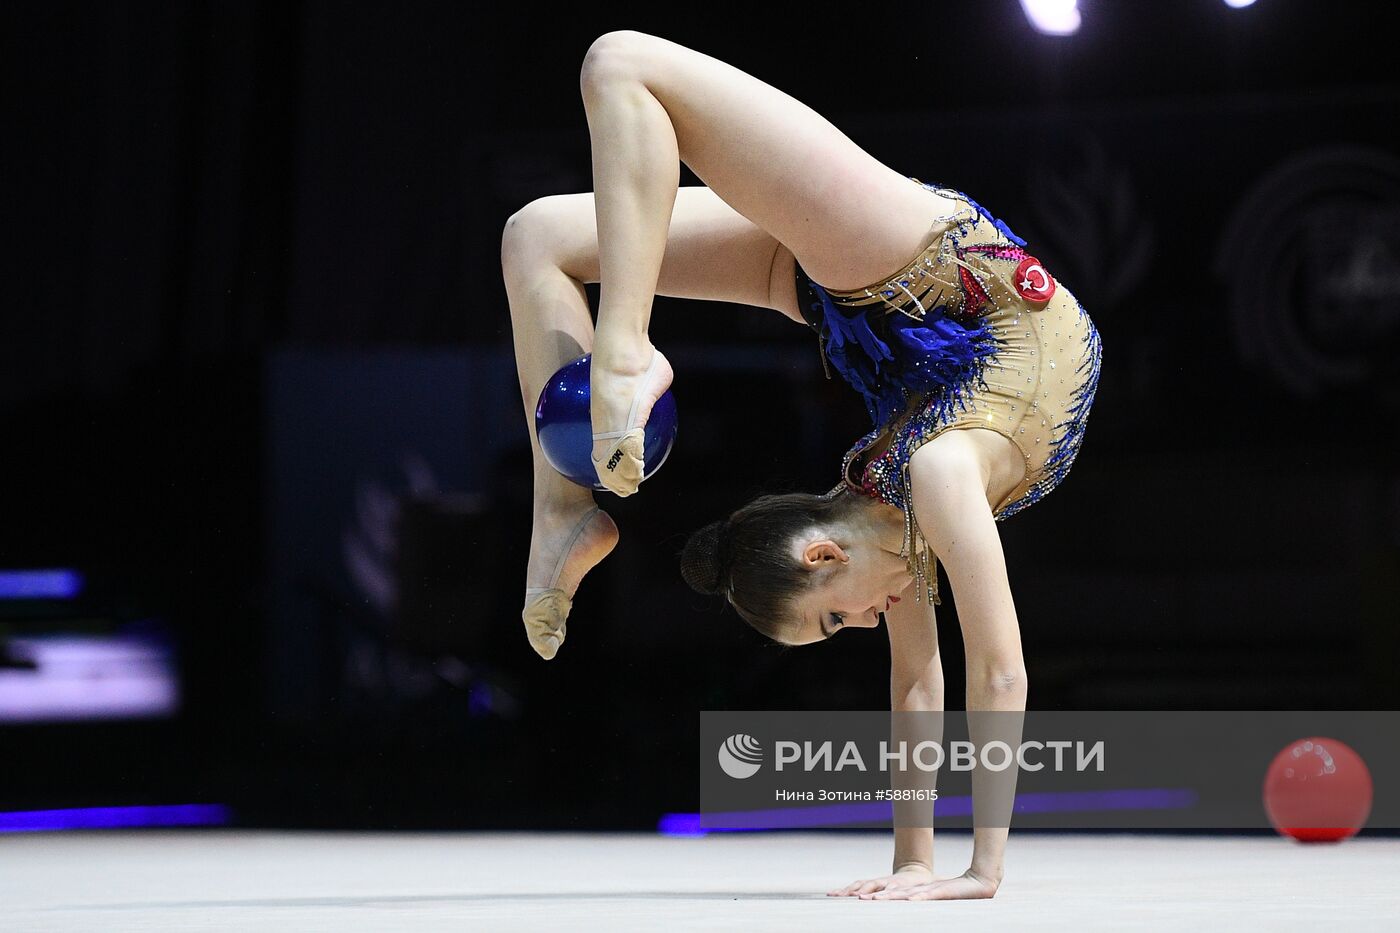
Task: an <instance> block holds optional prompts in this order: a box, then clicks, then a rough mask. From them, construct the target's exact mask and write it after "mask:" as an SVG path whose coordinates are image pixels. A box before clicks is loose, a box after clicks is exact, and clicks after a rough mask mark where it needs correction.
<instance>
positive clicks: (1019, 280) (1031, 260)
mask: <svg viewBox="0 0 1400 933" xmlns="http://www.w3.org/2000/svg"><path fill="white" fill-rule="evenodd" d="M1014 281H1015V285H1016V294H1018V295H1020V296H1021V297H1022V298H1024V299H1026V300H1027V301H1049V300H1050V296H1052V295H1054V294H1055V280H1054V279H1053V278H1051V276H1050V273H1049V272H1046V271H1045V267H1044V266H1043V265H1041V264H1040V260H1039V259H1036V258H1035V257H1034V256H1027V257H1026V258H1025V259H1022V260H1021V264H1020V265H1019V266H1017V267H1016V278H1015V280H1014Z"/></svg>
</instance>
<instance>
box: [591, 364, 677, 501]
mask: <svg viewBox="0 0 1400 933" xmlns="http://www.w3.org/2000/svg"><path fill="white" fill-rule="evenodd" d="M672 375H673V374H672V372H671V364H670V363H669V362H667V360H666V357H665V356H663V355H662V354H661V351H659V350H657V349H656V348H655V347H653V346H652V345H651V343H650V342H649V341H646V340H643V341H641V342H640V343H639V344H637V345H636V346H635V347H631V346H629V347H627V348H625V349H618V348H612V347H604V346H603V345H602V343H601V341H600V342H599V344H598V345H596V346H595V347H594V349H593V359H592V360H591V361H590V363H589V407H590V410H591V415H592V420H593V468H594V470H596V471H597V473H598V480H599V481H600V482H601V483H602V484H603V485H604V486H606V487H607V488H608V489H609V490H610V491H612V492H614V493H616V494H617V495H619V496H630V495H632V494H633V493H634V492H636V491H637V487H638V486H640V485H641V482H642V479H643V478H644V474H643V469H644V467H645V463H644V462H643V461H644V456H643V449H644V446H645V438H646V432H645V431H644V427H645V425H646V423H647V419H648V418H649V417H650V415H651V409H652V406H653V405H655V404H656V400H657V399H659V398H661V396H662V395H664V394H665V392H666V390H667V389H668V388H669V387H670V385H671V379H672Z"/></svg>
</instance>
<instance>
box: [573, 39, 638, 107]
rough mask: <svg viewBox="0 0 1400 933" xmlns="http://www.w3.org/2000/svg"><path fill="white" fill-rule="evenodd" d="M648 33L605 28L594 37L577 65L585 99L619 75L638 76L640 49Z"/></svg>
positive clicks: (580, 85)
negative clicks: (581, 65)
mask: <svg viewBox="0 0 1400 933" xmlns="http://www.w3.org/2000/svg"><path fill="white" fill-rule="evenodd" d="M650 39H651V36H648V35H646V34H645V33H641V32H637V31H635V30H632V29H619V30H616V31H614V32H605V33H603V34H602V35H601V36H599V37H598V38H596V39H594V40H593V44H592V45H590V46H589V47H588V51H587V52H586V53H584V56H583V67H582V68H580V69H579V90H580V91H581V92H582V93H583V97H584V100H587V99H589V98H590V97H591V96H592V95H593V94H595V93H597V92H598V91H599V90H600V89H601V88H603V87H606V86H607V85H608V84H610V83H612V82H613V81H616V80H618V79H619V78H623V79H627V78H638V77H640V74H641V70H640V67H639V65H640V61H641V52H642V50H643V49H644V48H645V46H646V44H647V42H648V41H649V40H650Z"/></svg>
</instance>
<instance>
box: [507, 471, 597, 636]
mask: <svg viewBox="0 0 1400 933" xmlns="http://www.w3.org/2000/svg"><path fill="white" fill-rule="evenodd" d="M617 539H618V534H617V525H615V524H613V520H612V517H611V516H609V515H608V513H607V512H604V511H603V510H602V509H600V508H598V507H597V506H596V505H594V504H593V501H592V499H591V498H590V499H587V500H585V501H584V502H583V503H580V504H571V505H569V506H567V507H557V508H543V509H540V508H537V509H536V510H535V522H534V530H533V532H532V534H531V539H530V561H529V564H528V565H527V567H526V569H525V584H526V586H525V608H524V609H523V610H521V613H520V616H521V619H523V620H524V622H525V634H526V635H527V636H528V637H529V639H530V647H532V648H534V649H535V651H536V652H537V653H538V654H539V656H540V657H542V658H544V659H545V660H546V661H548V660H550V659H551V658H553V657H554V655H555V654H556V653H557V652H558V651H559V646H560V645H562V644H563V643H564V635H565V629H566V622H567V620H568V616H569V610H570V609H571V608H573V598H574V593H575V592H576V591H577V590H578V586H579V583H580V582H582V580H583V577H584V574H586V573H588V571H590V570H592V569H593V567H594V566H596V565H597V564H598V563H599V562H601V561H602V560H603V558H605V557H607V556H608V554H609V553H611V552H612V549H613V548H614V547H616V546H617Z"/></svg>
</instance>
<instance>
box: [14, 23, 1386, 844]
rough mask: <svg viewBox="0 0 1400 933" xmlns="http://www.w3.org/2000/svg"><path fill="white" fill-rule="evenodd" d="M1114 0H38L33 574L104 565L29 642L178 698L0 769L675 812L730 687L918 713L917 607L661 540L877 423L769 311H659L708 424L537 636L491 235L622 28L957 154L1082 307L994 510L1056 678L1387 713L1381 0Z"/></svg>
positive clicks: (820, 479) (433, 801) (29, 80)
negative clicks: (692, 556) (721, 585)
mask: <svg viewBox="0 0 1400 933" xmlns="http://www.w3.org/2000/svg"><path fill="white" fill-rule="evenodd" d="M1081 6H1082V9H1083V10H1084V17H1085V19H1084V26H1083V28H1082V29H1081V31H1080V32H1079V34H1078V35H1076V36H1073V37H1069V38H1047V37H1042V36H1038V35H1036V34H1035V33H1033V32H1032V31H1031V29H1030V28H1029V26H1028V25H1027V24H1026V21H1025V18H1024V17H1023V16H1022V14H1021V11H1020V9H1019V7H1018V5H1017V4H1016V3H1015V2H1013V0H986V2H971V0H966V2H949V3H933V4H922V5H907V6H889V7H882V6H869V5H865V6H861V7H860V8H859V11H856V10H855V9H854V8H851V7H849V6H838V7H836V8H835V9H836V10H837V12H832V13H825V12H818V11H816V10H814V9H808V8H806V7H798V6H792V7H780V6H778V5H771V6H752V5H751V6H750V7H748V8H745V9H744V10H743V12H742V14H740V13H738V12H734V11H729V10H725V9H717V8H713V7H711V6H707V5H694V6H690V7H686V6H684V5H677V4H666V5H663V6H659V7H657V8H655V9H653V8H649V7H637V8H635V9H631V10H627V9H625V8H623V7H617V6H612V7H610V8H609V9H610V10H614V11H615V12H608V13H604V12H596V11H594V10H593V9H591V8H590V9H587V10H576V11H573V12H568V13H564V12H562V11H554V10H544V9H538V10H536V9H534V8H528V9H523V10H521V11H520V12H519V13H518V14H514V15H512V14H501V13H500V12H499V11H495V12H493V14H492V15H493V16H494V17H495V18H494V19H491V20H486V19H483V18H482V14H481V12H480V11H481V9H482V8H480V7H478V6H475V5H465V4H452V3H441V4H417V3H415V4H382V5H367V4H333V3H326V2H308V0H303V2H295V0H293V2H277V3H268V2H249V3H241V4H239V3H209V2H191V3H180V4H174V3H172V4H156V3H104V4H67V3H15V4H6V5H5V6H4V9H3V12H0V36H3V38H0V42H3V51H2V52H0V93H3V95H4V115H5V120H4V135H5V144H4V147H3V151H4V162H3V192H4V209H5V210H4V213H5V220H6V223H5V228H6V232H7V234H8V236H7V240H8V243H7V246H6V249H5V250H4V253H3V266H0V268H2V269H3V292H0V295H3V302H4V307H3V318H2V319H0V320H2V321H3V329H0V479H3V486H0V489H3V496H4V500H3V501H4V510H3V517H0V567H4V568H25V567H53V566H59V567H73V568H78V569H80V570H81V571H82V572H83V573H84V574H86V575H87V578H88V580H89V587H88V590H87V593H86V594H85V595H84V597H83V598H82V599H81V600H80V601H78V602H77V603H75V604H72V605H66V606H53V605H36V604H29V603H25V604H12V605H8V606H5V605H4V604H0V606H3V607H4V608H3V610H0V611H2V612H3V617H0V641H3V640H4V639H5V638H6V637H7V635H12V634H16V633H33V632H36V631H37V632H42V631H59V630H63V629H64V627H65V626H75V625H80V624H81V625H86V626H93V625H96V626H98V627H99V628H101V627H104V626H105V627H106V628H107V629H108V630H120V629H121V627H122V626H123V625H127V624H129V623H131V622H132V621H133V620H143V621H145V622H147V624H150V621H151V620H154V623H155V624H158V625H159V626H162V627H163V629H164V630H165V631H167V632H168V633H169V637H170V638H171V639H172V641H173V644H174V645H175V647H176V650H177V653H178V657H179V659H180V665H181V674H182V684H183V690H184V704H183V708H182V711H181V713H180V715H179V716H178V717H176V718H174V719H171V720H166V721H154V722H136V723H133V722H124V723H117V722H113V723H91V724H85V725H25V726H9V727H4V726H0V761H3V762H4V763H5V767H4V771H3V777H0V808H3V809H24V808H31V809H36V808H45V807H64V806H84V805H112V804H140V803H166V802H182V801H186V800H201V801H217V802H224V803H228V804H230V805H231V806H232V807H233V809H234V812H235V813H236V814H237V817H238V820H239V822H241V823H244V824H246V825H274V824H275V825H296V826H401V827H423V826H444V827H459V826H473V827H500V826H553V827H563V828H621V827H631V828H649V827H651V826H654V825H655V820H656V818H657V816H658V815H659V814H661V813H663V812H666V811H684V810H691V809H694V808H695V806H696V804H697V802H698V799H697V798H698V786H697V763H696V759H695V742H696V729H697V724H698V716H697V711H698V710H701V709H746V708H747V709H782V708H794V709H804V708H817V709H821V708H827V709H836V708H851V709H866V708H880V707H882V706H884V705H887V704H888V679H887V675H888V649H887V644H886V642H885V639H884V636H883V634H881V633H878V632H874V633H852V634H851V635H849V636H843V637H841V638H839V639H836V640H835V641H834V642H832V643H830V644H827V645H823V646H819V647H812V648H807V649H804V650H796V651H785V650H781V649H779V648H776V647H773V646H768V645H764V644H762V643H761V640H760V639H759V638H758V637H757V636H756V635H754V634H753V633H751V632H749V631H748V630H747V629H746V627H745V626H743V624H742V623H741V622H740V621H739V620H738V619H737V617H736V616H734V615H733V613H732V612H722V611H720V608H719V607H718V606H717V605H714V604H713V603H712V602H709V601H706V600H705V599H703V598H701V597H699V596H697V595H695V594H693V593H691V592H690V591H689V590H688V589H687V588H686V587H685V586H684V584H683V583H682V581H681V579H680V577H679V573H678V571H677V569H676V562H675V555H676V553H677V552H678V551H679V548H680V547H681V544H682V543H683V541H684V538H685V536H686V534H688V532H689V531H691V530H692V529H694V528H695V527H698V526H699V525H702V524H704V523H706V522H708V521H710V520H712V519H713V518H715V517H717V516H718V515H720V514H722V512H723V511H724V510H725V509H728V508H733V507H735V506H737V505H739V504H741V503H742V502H744V501H746V500H747V499H748V498H750V497H751V496H752V495H754V494H755V493H758V492H760V491H774V490H781V489H805V490H808V491H824V490H826V489H828V488H829V487H830V486H831V485H832V484H833V483H834V482H835V481H836V479H837V476H838V462H839V458H840V455H841V454H842V452H844V451H845V449H846V447H847V446H848V445H849V443H850V442H851V441H852V440H853V439H854V438H855V437H857V436H859V435H860V434H861V433H862V432H863V431H864V430H865V428H866V426H867V425H866V421H865V415H864V412H863V409H862V407H861V405H860V403H859V399H858V397H857V396H856V395H855V393H854V392H852V391H851V390H849V389H848V388H846V387H844V385H840V384H837V383H828V382H826V381H825V380H824V379H823V378H822V375H821V367H820V363H819V361H818V357H817V355H816V347H815V342H814V341H812V340H811V339H810V335H809V334H808V333H807V332H806V331H805V330H803V329H802V328H799V327H796V326H794V325H793V324H792V323H791V322H789V321H787V320H786V319H784V318H782V317H781V316H779V315H776V314H774V313H772V312H762V311H756V310H753V309H749V308H742V307H737V306H727V305H705V304H699V303H686V302H679V301H675V300H671V299H658V300H657V303H656V311H655V314H654V317H653V329H652V334H653V338H654V339H655V341H656V342H657V344H658V345H659V346H661V347H662V348H663V349H665V350H666V352H667V354H668V356H669V357H670V359H671V360H672V361H673V363H675V365H676V368H677V380H676V386H675V391H676V395H677V399H678V403H679V405H680V421H681V435H680V438H681V439H680V441H679V443H678V445H677V448H676V450H675V452H674V453H673V454H672V457H671V459H670V460H669V461H668V463H667V466H666V468H665V469H664V470H663V471H662V472H660V473H658V474H657V475H656V477H655V478H653V479H651V480H649V482H648V484H647V486H646V488H645V492H644V494H642V495H639V496H637V497H634V498H632V499H628V500H625V501H624V500H617V499H615V498H614V497H611V496H610V495H607V494H603V495H600V497H599V498H600V502H601V504H603V505H604V507H605V508H607V509H608V510H609V511H610V512H611V513H612V514H613V516H614V517H615V519H616V520H617V522H618V524H619V526H620V527H621V529H622V534H623V540H622V543H621V545H620V546H619V548H618V549H617V551H615V552H614V554H613V555H612V556H611V557H610V558H609V560H608V561H607V562H606V563H605V564H603V565H601V566H600V567H599V568H597V569H596V570H595V571H593V573H592V574H590V576H589V577H588V579H587V581H586V583H585V585H584V587H583V588H582V590H581V591H580V594H579V597H578V599H577V601H576V604H575V608H574V612H573V615H572V616H571V617H570V628H569V640H568V642H567V643H566V645H565V646H564V649H563V650H562V652H561V654H560V656H559V658H558V659H556V660H555V661H553V662H551V663H548V664H546V663H544V662H542V661H540V660H539V659H538V658H537V657H536V656H535V655H534V653H533V652H532V651H530V649H529V647H528V644H527V642H526V639H525V637H524V632H523V631H522V628H521V625H520V621H519V606H520V601H521V591H522V588H523V586H524V566H525V556H526V551H527V548H528V534H529V515H530V488H529V480H528V477H529V449H528V440H527V435H526V432H525V425H524V422H523V420H522V418H521V412H520V407H519V399H518V395H517V390H516V387H515V374H514V364H513V358H512V355H511V342H510V341H511V336H510V319H509V314H508V309H507V304H506V296H505V291H504V287H503V285H502V282H501V276H500V270H499V246H500V233H501V228H502V226H503V224H504V222H505V220H506V218H507V217H508V216H509V215H510V213H511V212H513V211H514V210H517V209H518V208H520V207H522V206H524V205H525V204H526V203H528V202H529V201H531V200H533V199H535V198H538V197H542V196H546V195H549V194H555V193H565V192H575V191H586V190H590V189H591V181H590V176H589V140H588V134H587V125H586V122H585V117H584V111H583V107H582V103H581V101H580V98H579V93H578V68H579V65H580V63H581V61H582V59H583V55H584V53H585V51H586V50H587V48H588V46H589V44H590V43H591V41H592V40H593V39H595V38H596V37H597V36H599V35H601V34H603V33H604V32H607V31H609V30H613V29H619V28H630V29H637V30H641V31H644V32H650V33H653V34H657V35H661V36H664V37H666V38H669V39H672V40H674V41H677V42H680V43H682V44H684V45H688V46H691V47H693V48H696V49H698V50H700V51H703V52H705V53H707V54H710V55H714V56H716V57H719V58H722V59H724V60H726V61H728V62H731V63H732V64H734V65H736V66H737V67H739V68H742V69H744V70H745V71H748V72H749V73H751V74H753V75H755V76H756V77H758V78H761V79H763V80H765V81H768V82H770V83H772V84H775V85H776V86H778V87H780V88H782V89H784V90H786V91H788V92H789V93H792V94H794V95H795V96H797V97H799V98H800V99H802V100H803V101H805V102H807V103H808V104H810V105H812V106H813V107H815V108H816V109H817V110H818V111H819V112H821V113H823V114H824V115H826V116H827V117H828V118H829V119H831V120H832V121H833V122H834V123H836V125H837V126H838V127H840V128H841V129H842V130H843V131H845V132H846V133H847V134H848V135H850V136H851V137H852V138H853V139H855V140H856V142H858V143H859V144H860V145H862V146H864V147H865V148H866V149H867V150H869V151H870V152H872V153H873V154H874V155H875V156H876V157H877V158H880V159H881V160H882V161H884V162H885V163H886V164H888V165H890V166H892V167H894V168H896V169H898V170H900V171H902V172H904V173H905V174H907V175H915V176H918V177H919V178H921V179H923V180H927V181H935V182H938V183H942V184H947V185H951V186H954V187H957V188H960V189H962V190H965V191H968V192H970V193H972V194H973V195H974V197H976V198H977V199H978V200H979V201H981V202H982V203H983V204H985V205H987V206H989V208H990V209H991V210H992V211H993V213H995V214H997V215H998V216H1000V217H1001V218H1002V219H1004V220H1006V221H1007V223H1008V224H1010V226H1011V227H1012V228H1013V229H1014V230H1016V231H1017V232H1018V233H1020V234H1021V235H1022V236H1025V237H1027V238H1028V239H1030V240H1031V243H1032V246H1033V248H1034V249H1036V251H1037V254H1038V255H1039V256H1041V258H1042V259H1045V260H1046V261H1047V264H1048V265H1050V267H1051V268H1052V269H1056V270H1058V274H1059V275H1060V276H1061V277H1062V278H1064V279H1065V280H1066V281H1067V282H1069V283H1071V284H1072V286H1073V288H1074V290H1075V292H1076V294H1078V295H1079V296H1080V297H1081V298H1082V299H1083V300H1084V302H1085V304H1086V306H1087V307H1088V309H1089V311H1090V313H1091V314H1092V315H1093V317H1094V319H1095V322H1096V323H1097V325H1098V327H1099V329H1100V331H1101V333H1102V335H1103V340H1104V353H1105V357H1104V366H1103V375H1102V381H1101V383H1100V387H1099V392H1098V399H1097V401H1096V403H1095V406H1094V412H1093V415H1092V416H1091V418H1090V421H1089V425H1090V426H1089V428H1088V431H1087V435H1086V440H1085V444H1084V448H1083V451H1082V453H1081V455H1080V458H1079V460H1078V462H1077V463H1076V465H1075V468H1074V471H1073V473H1072V475H1071V478H1070V479H1068V480H1067V481H1066V482H1065V484H1064V485H1063V486H1062V487H1061V488H1059V489H1057V490H1056V492H1055V493H1054V495H1052V496H1050V497H1049V498H1047V499H1046V500H1045V501H1044V502H1042V503H1039V504H1038V505H1037V506H1036V507H1035V508H1034V509H1032V510H1029V511H1028V512H1026V513H1025V514H1024V515H1023V516H1018V517H1017V518H1016V520H1014V521H1010V522H1007V523H1006V524H1004V525H1002V526H1001V528H1002V533H1003V540H1004V543H1005V547H1006V552H1007V559H1008V564H1009V569H1010V572H1011V578H1012V586H1013V591H1014V593H1015V596H1016V600H1017V609H1018V615H1019V617H1020V620H1021V625H1022V629H1023V634H1024V643H1025V650H1026V654H1027V663H1028V667H1029V673H1030V681H1031V694H1030V703H1031V705H1032V706H1033V707H1038V708H1054V709H1074V708H1084V709H1092V708H1101V709H1133V708H1141V709H1182V708H1184V709H1191V708H1196V709H1211V708H1239V709H1251V708H1253V709H1295V708H1296V709H1307V708H1314V709H1329V708H1330V709H1355V708H1392V707H1394V706H1395V705H1396V702H1397V700H1400V688H1397V686H1396V680H1395V678H1394V675H1393V672H1394V669H1395V666H1396V661H1397V659H1400V635H1397V631H1400V629H1397V627H1396V623H1397V621H1400V620H1397V609H1396V607H1397V596H1400V592H1398V591H1397V590H1398V588H1400V584H1397V580H1398V579H1400V471H1398V470H1397V465H1398V464H1397V448H1396V445H1395V442H1394V426H1395V424H1396V419H1397V416H1398V415H1400V398H1398V397H1397V389H1396V386H1397V385H1400V381H1397V378H1396V377H1397V375H1400V373H1397V366H1396V351H1397V349H1400V347H1398V346H1397V344H1398V343H1400V340H1398V339H1397V335H1400V153H1398V152H1397V145H1396V140H1395V128H1396V126H1397V116H1400V107H1397V104H1400V83H1398V82H1397V79H1396V77H1395V73H1394V67H1393V61H1394V54H1393V41H1394V40H1393V38H1392V37H1391V36H1390V35H1389V34H1387V33H1386V32H1385V31H1384V30H1383V29H1382V28H1381V24H1380V23H1379V22H1377V21H1376V20H1375V19H1374V17H1373V15H1372V12H1371V11H1372V9H1374V5H1372V4H1363V3H1331V4H1326V5H1323V4H1317V3H1311V2H1307V0H1260V2H1259V3H1257V4H1256V5H1255V6H1253V7H1250V8H1247V9H1244V10H1231V9H1228V8H1226V7H1225V6H1224V5H1223V4H1222V3H1220V2H1218V0H1189V2H1182V3H1176V4H1146V3H1135V2H1127V0H1119V2H1107V0H1086V2H1084V3H1083V4H1082V5H1081ZM682 183H683V184H696V183H697V182H696V180H695V179H694V178H693V176H689V175H688V174H683V180H682ZM589 293H590V297H591V298H592V299H593V301H594V303H595V306H596V298H597V288H596V286H590V287H589ZM755 400H757V401H755ZM944 592H945V593H947V592H948V588H947V586H946V580H945V585H944ZM954 602H955V601H954V600H952V599H948V600H946V601H945V607H944V609H943V611H942V613H941V616H940V621H939V624H940V629H941V631H942V635H943V645H944V654H945V665H946V666H947V670H948V675H949V704H950V706H952V707H956V706H958V705H959V704H960V695H961V685H962V677H961V670H960V666H961V660H962V659H961V649H960V640H959V637H958V634H957V619H956V607H955V605H954ZM94 620H96V621H94Z"/></svg>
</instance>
